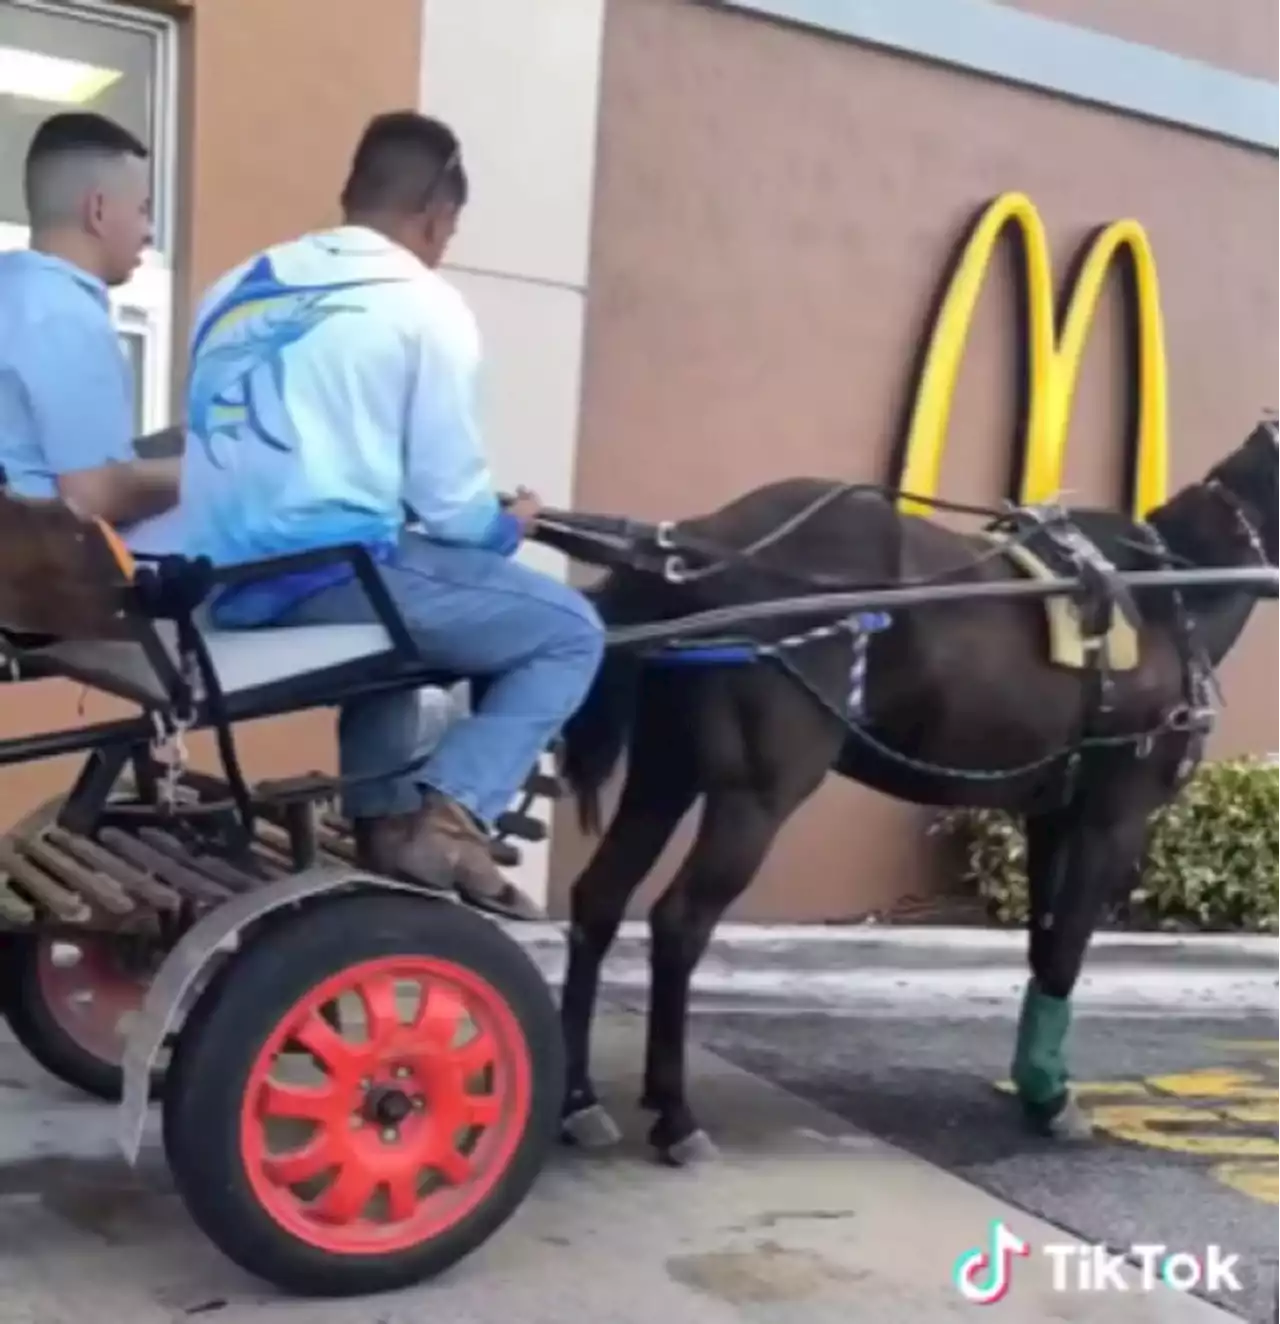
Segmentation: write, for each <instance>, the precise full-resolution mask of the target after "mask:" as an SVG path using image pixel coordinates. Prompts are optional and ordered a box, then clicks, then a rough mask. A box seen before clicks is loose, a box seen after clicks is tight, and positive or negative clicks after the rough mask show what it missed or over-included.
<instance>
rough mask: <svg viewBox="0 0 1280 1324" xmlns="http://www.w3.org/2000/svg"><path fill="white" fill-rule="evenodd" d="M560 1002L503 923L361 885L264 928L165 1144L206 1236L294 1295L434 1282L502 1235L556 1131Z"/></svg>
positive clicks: (228, 982) (237, 964) (231, 984)
mask: <svg viewBox="0 0 1280 1324" xmlns="http://www.w3.org/2000/svg"><path fill="white" fill-rule="evenodd" d="M562 1081H563V1050H562V1047H561V1041H560V1033H559V1024H558V1018H557V1016H556V1013H555V1007H554V1003H553V1002H552V999H551V995H550V990H549V989H548V988H547V985H546V983H545V982H544V980H543V979H542V977H541V975H540V974H539V972H538V970H537V967H536V966H535V965H534V964H533V962H532V961H530V959H529V958H528V957H527V956H526V954H525V952H524V951H523V949H522V948H521V947H520V946H519V945H518V944H517V943H515V942H514V941H513V940H512V939H511V938H509V937H508V936H507V935H506V934H505V933H503V932H502V930H500V929H499V928H498V927H497V926H496V925H494V924H492V923H491V922H490V921H488V920H486V919H484V918H483V917H481V916H479V915H476V914H474V913H472V912H470V911H468V910H466V909H464V908H462V907H460V906H455V905H453V904H452V903H448V902H441V901H434V900H430V899H427V898H422V899H419V898H416V897H409V896H403V895H390V894H376V893H360V894H356V895H354V896H344V897H337V898H330V899H327V900H323V901H320V902H316V903H313V904H312V905H311V906H310V907H309V908H307V909H305V910H303V911H302V912H301V913H297V912H295V913H293V914H291V915H289V916H288V917H287V918H286V919H284V920H281V921H277V922H276V923H275V924H274V925H272V926H271V927H269V928H266V929H264V930H263V931H262V932H260V933H259V934H258V935H257V937H256V938H255V939H254V940H252V941H251V942H250V943H249V944H247V946H246V948H245V949H244V950H243V951H241V952H240V953H238V954H237V955H236V956H234V957H233V958H231V959H230V960H229V961H228V962H227V964H226V966H225V967H224V968H223V969H222V970H221V971H220V972H219V975H218V977H217V979H216V980H215V981H214V983H213V984H211V985H210V987H209V988H208V989H207V990H206V992H205V993H204V994H203V995H202V996H201V999H200V1001H199V1002H198V1003H197V1006H196V1008H195V1009H194V1011H193V1013H192V1015H191V1017H190V1018H189V1019H188V1021H187V1024H186V1026H185V1027H184V1028H183V1030H182V1032H181V1034H180V1036H179V1039H178V1045H177V1048H176V1049H175V1053H174V1062H173V1066H172V1067H171V1069H170V1074H169V1079H168V1084H167V1087H166V1107H165V1147H166V1152H167V1154H168V1157H169V1162H170V1165H171V1167H172V1169H173V1172H174V1177H175V1180H176V1181H177V1184H178V1187H179V1189H180V1190H181V1192H182V1194H183V1197H184V1198H185V1200H186V1202H187V1204H188V1207H189V1208H190V1210H191V1212H192V1214H193V1216H194V1217H195V1218H196V1220H197V1222H198V1223H199V1224H200V1226H201V1227H202V1228H203V1230H204V1231H205V1233H206V1234H207V1235H208V1236H209V1237H210V1238H211V1239H212V1240H213V1241H214V1242H215V1243H216V1244H217V1245H218V1246H219V1247H220V1248H221V1249H222V1251H223V1252H224V1253H225V1254H227V1255H228V1256H229V1257H230V1258H231V1259H233V1260H235V1261H236V1262H237V1263H238V1264H239V1265H240V1266H241V1267H242V1268H245V1269H247V1270H248V1271H249V1272H251V1273H254V1274H257V1275H258V1276H260V1277H262V1278H266V1279H268V1280H269V1281H271V1282H273V1283H275V1284H276V1285H277V1286H279V1287H283V1288H285V1289H286V1290H289V1291H295V1292H302V1293H305V1294H307V1295H324V1296H339V1295H351V1294H364V1293H373V1292H380V1291H386V1290H388V1289H390V1288H394V1287H400V1286H404V1285H406V1284H408V1283H411V1282H416V1281H419V1280H421V1279H423V1278H426V1277H430V1276H432V1275H434V1274H436V1273H439V1272H441V1271H442V1270H443V1269H445V1268H448V1267H449V1266H450V1265H452V1264H453V1263H455V1262H456V1261H457V1260H459V1259H461V1258H462V1257H463V1256H464V1255H466V1254H468V1253H470V1251H472V1250H473V1249H475V1248H476V1247H477V1246H478V1245H480V1244H481V1242H483V1241H484V1240H486V1239H487V1238H488V1237H489V1236H490V1235H492V1234H493V1232H495V1231H496V1230H497V1229H498V1227H500V1226H501V1225H502V1223H504V1222H505V1221H506V1219H507V1218H508V1217H509V1216H510V1215H511V1214H512V1213H513V1212H514V1211H515V1209H516V1208H517V1207H518V1205H519V1204H520V1202H521V1201H522V1200H523V1199H524V1196H525V1195H526V1194H527V1192H528V1190H529V1187H530V1186H531V1185H532V1183H533V1180H534V1178H535V1177H536V1175H537V1173H538V1171H539V1170H540V1168H541V1166H542V1164H543V1162H544V1161H545V1159H546V1156H547V1154H548V1153H549V1151H550V1149H551V1146H552V1144H553V1142H554V1138H555V1134H556V1117H557V1115H558V1111H559V1103H560V1095H561V1090H562Z"/></svg>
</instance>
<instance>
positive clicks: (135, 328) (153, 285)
mask: <svg viewBox="0 0 1280 1324" xmlns="http://www.w3.org/2000/svg"><path fill="white" fill-rule="evenodd" d="M7 2H8V3H10V4H12V5H13V6H14V7H15V8H19V9H28V10H35V11H38V12H41V13H46V14H50V15H53V16H55V17H59V18H75V19H79V20H80V21H82V22H87V23H90V24H96V25H99V26H102V27H113V28H124V29H126V30H128V31H132V32H137V33H141V34H142V35H144V36H146V37H147V38H149V39H150V41H151V44H152V70H151V107H150V109H151V123H152V133H151V142H150V143H149V144H148V146H149V148H150V153H151V162H152V197H153V206H154V208H155V216H154V227H155V235H154V242H153V245H152V246H151V247H149V248H148V249H147V250H146V251H145V252H144V253H143V255H142V261H141V264H140V265H139V267H138V270H137V271H135V272H134V274H133V277H132V279H130V280H129V282H128V283H127V284H125V285H121V286H119V287H117V288H116V289H113V290H112V291H111V307H112V313H113V317H114V320H115V322H116V325H117V327H118V328H119V329H120V330H121V331H128V332H129V333H130V334H134V335H138V336H139V337H140V338H141V340H142V389H141V392H140V397H141V400H142V418H141V420H140V431H141V432H144V433H145V432H154V431H157V430H159V429H160V428H164V427H167V426H168V425H169V424H170V423H171V422H172V414H171V410H172V398H171V397H172V363H173V338H174V326H173V305H174V289H173V286H174V262H173V257H174V250H175V245H176V238H177V222H176V211H177V169H176V148H177V139H178V73H179V70H178V52H179V47H178V24H177V22H176V20H175V19H173V18H171V17H169V16H167V15H164V14H158V13H154V12H152V11H150V10H146V9H139V8H132V7H130V6H128V5H126V4H116V3H107V0H7ZM50 53H51V54H55V53H56V52H50ZM49 113H50V114H55V113H56V109H55V108H53V107H51V108H50V110H49ZM30 238H31V235H30V230H29V228H28V227H27V226H25V225H16V224H11V223H0V251H6V250H12V249H18V248H25V247H26V246H27V245H28V243H29V242H30ZM121 352H122V353H123V352H124V346H123V345H122V346H121Z"/></svg>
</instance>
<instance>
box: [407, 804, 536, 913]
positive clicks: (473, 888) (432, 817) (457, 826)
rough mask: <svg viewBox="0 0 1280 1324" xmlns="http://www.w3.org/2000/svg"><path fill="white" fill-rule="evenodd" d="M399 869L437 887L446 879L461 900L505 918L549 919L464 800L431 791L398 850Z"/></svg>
mask: <svg viewBox="0 0 1280 1324" xmlns="http://www.w3.org/2000/svg"><path fill="white" fill-rule="evenodd" d="M396 859H397V864H398V866H399V872H401V873H404V874H408V875H410V876H411V877H413V878H414V879H415V880H417V879H421V880H422V881H424V882H427V883H428V885H431V883H432V882H434V884H435V885H436V886H438V885H439V883H440V881H441V880H442V879H443V880H448V881H451V882H452V883H453V885H454V886H455V887H456V888H457V890H458V893H459V895H460V896H461V897H462V898H463V900H465V901H468V902H470V904H471V905H473V906H475V907H476V908H477V909H479V910H487V911H489V912H490V913H491V914H494V915H502V916H504V917H505V918H507V919H527V920H534V919H545V918H546V912H545V911H543V910H542V908H541V907H540V906H538V905H537V904H536V903H535V902H534V901H532V900H531V899H530V898H529V897H527V896H526V895H525V894H524V893H523V892H522V891H521V890H520V889H519V888H518V887H516V886H515V885H514V884H512V883H511V882H509V881H508V880H507V879H506V878H505V877H504V876H503V874H502V871H501V869H499V868H498V866H497V865H496V864H495V863H494V860H493V855H492V852H491V849H490V841H489V838H488V836H486V834H485V832H484V830H483V829H482V828H481V827H480V826H479V824H478V823H477V822H476V821H475V819H473V818H472V817H471V815H470V814H469V813H467V811H466V810H465V809H463V808H462V806H461V805H459V804H456V803H454V801H452V800H449V799H447V798H446V797H444V796H442V795H437V794H434V793H433V794H431V795H428V797H427V800H426V803H425V804H424V805H423V807H422V812H421V813H420V814H419V815H418V816H417V819H416V821H415V823H414V826H413V829H412V830H411V832H410V833H409V836H408V839H407V840H406V841H405V842H404V844H403V845H402V846H401V847H400V848H399V850H398V851H397V855H396Z"/></svg>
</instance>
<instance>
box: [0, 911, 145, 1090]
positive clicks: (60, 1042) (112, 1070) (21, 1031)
mask: <svg viewBox="0 0 1280 1324" xmlns="http://www.w3.org/2000/svg"><path fill="white" fill-rule="evenodd" d="M49 941H50V939H49V938H47V937H42V936H41V935H40V934H37V933H15V934H11V935H9V937H8V941H7V942H6V944H5V949H4V952H3V953H2V954H0V982H3V985H4V994H3V997H0V1003H2V1004H3V1009H4V1015H5V1019H6V1020H7V1021H8V1022H9V1028H10V1029H11V1030H12V1031H13V1035H14V1038H15V1039H17V1041H18V1042H19V1043H20V1044H21V1045H22V1046H23V1048H25V1049H26V1050H27V1052H28V1053H30V1055H31V1056H32V1057H33V1058H35V1060H36V1061H37V1062H39V1064H40V1065H41V1066H42V1067H43V1068H44V1069H45V1070H46V1071H47V1072H49V1074H50V1075H52V1076H56V1077H57V1078H58V1079H59V1080H61V1081H63V1082H64V1083H66V1084H68V1085H71V1086H73V1087H74V1088H75V1089H78V1090H80V1091H81V1092H83V1093H85V1094H88V1095H91V1096H92V1097H93V1098H95V1099H103V1100H105V1101H106V1102H108V1103H116V1102H118V1101H119V1099H120V1095H121V1093H122V1092H123V1089H124V1073H123V1071H122V1070H121V1067H120V1064H119V1063H118V1062H114V1061H110V1060H108V1059H106V1058H102V1057H99V1056H97V1054H95V1053H91V1052H90V1051H89V1050H88V1049H86V1048H84V1047H83V1046H82V1045H81V1044H79V1043H77V1042H76V1040H75V1039H73V1038H72V1037H71V1035H69V1034H68V1033H67V1032H66V1030H64V1029H63V1028H62V1025H61V1024H60V1023H59V1021H58V1018H57V1016H55V1015H54V1013H53V1011H52V1010H51V1009H50V1007H49V1003H48V1000H47V998H46V997H45V994H44V989H43V988H42V987H41V984H40V974H39V955H40V946H41V944H42V943H46V942H49ZM164 1079H165V1073H164V1071H163V1070H156V1071H153V1072H152V1073H151V1091H150V1092H151V1097H152V1098H153V1099H158V1098H159V1097H160V1096H161V1094H162V1093H163V1088H164Z"/></svg>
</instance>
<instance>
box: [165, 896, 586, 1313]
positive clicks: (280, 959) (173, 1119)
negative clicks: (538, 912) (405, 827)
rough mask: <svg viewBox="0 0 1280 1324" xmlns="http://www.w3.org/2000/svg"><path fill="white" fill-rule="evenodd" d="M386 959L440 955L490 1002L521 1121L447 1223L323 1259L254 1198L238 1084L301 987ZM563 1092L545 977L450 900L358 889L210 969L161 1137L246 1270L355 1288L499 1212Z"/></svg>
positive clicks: (490, 1225)
mask: <svg viewBox="0 0 1280 1324" xmlns="http://www.w3.org/2000/svg"><path fill="white" fill-rule="evenodd" d="M397 955H401V956H403V955H425V956H436V957H439V958H441V959H444V960H448V961H452V962H454V963H456V964H458V965H461V966H463V967H465V968H466V969H468V970H470V971H472V972H474V973H475V974H477V975H480V976H481V977H482V978H483V979H485V980H486V981H487V982H488V983H489V984H491V985H492V987H493V988H494V989H495V990H496V991H497V992H498V993H499V994H500V995H501V996H502V997H503V999H504V1000H505V1001H506V1003H507V1004H508V1006H509V1007H510V1009H511V1011H512V1013H513V1015H514V1016H515V1019H516V1023H517V1024H518V1026H519V1027H520V1030H521V1031H522V1033H523V1036H524V1039H525V1043H526V1045H527V1047H528V1051H529V1059H530V1064H531V1073H532V1082H531V1084H532V1098H531V1106H530V1110H529V1117H528V1121H527V1124H526V1127H525V1131H524V1134H523V1136H521V1138H520V1140H519V1142H518V1144H517V1146H516V1149H515V1152H514V1154H513V1156H512V1159H511V1162H510V1164H509V1165H508V1167H507V1170H506V1172H505V1173H504V1174H503V1175H502V1177H501V1178H499V1180H498V1182H497V1183H496V1185H495V1186H494V1188H493V1190H492V1191H491V1192H490V1194H489V1197H488V1198H487V1199H486V1200H485V1201H484V1202H482V1203H481V1204H480V1205H478V1206H477V1207H476V1208H475V1209H474V1210H473V1211H472V1212H471V1214H469V1215H468V1216H467V1217H466V1218H464V1219H463V1220H461V1221H460V1222H459V1223H457V1224H455V1225H454V1226H452V1227H450V1228H448V1229H447V1230H446V1231H445V1232H444V1233H442V1234H441V1235H440V1236H438V1237H434V1238H432V1239H431V1240H429V1241H426V1242H423V1243H421V1244H419V1245H416V1246H413V1247H410V1248H409V1249H407V1250H401V1251H397V1252H395V1253H392V1254H386V1255H341V1256H339V1255H334V1254H330V1253H327V1252H326V1251H324V1250H321V1249H319V1248H317V1247H315V1246H313V1245H310V1244H308V1243H306V1242H304V1241H302V1240H300V1239H299V1238H297V1237H295V1236H293V1235H292V1234H291V1233H290V1232H288V1231H287V1230H286V1229H285V1228H283V1227H282V1226H281V1225H280V1224H279V1223H277V1222H276V1221H275V1219H274V1218H273V1217H272V1216H271V1215H270V1214H269V1213H268V1212H267V1211H266V1210H264V1209H263V1208H262V1206H261V1204H260V1203H259V1202H258V1200H257V1198H256V1196H255V1194H254V1192H253V1188H252V1186H251V1184H250V1182H249V1179H248V1176H247V1174H246V1172H245V1168H244V1161H243V1157H242V1150H241V1143H240V1139H241V1137H240V1113H241V1108H242V1106H243V1099H244V1093H245V1089H246V1086H247V1083H248V1078H249V1075H250V1072H251V1071H252V1068H253V1064H254V1062H255V1060H256V1059H257V1057H258V1055H259V1054H260V1052H261V1050H262V1048H263V1045H264V1044H265V1043H266V1041H267V1040H268V1039H269V1038H270V1036H271V1034H272V1033H273V1031H274V1030H275V1029H276V1027H277V1025H278V1023H279V1019H280V1017H281V1016H282V1015H285V1014H287V1012H288V1011H289V1010H290V1009H291V1008H292V1007H294V1006H295V1005H296V1004H297V1003H298V1002H299V1000H301V999H302V998H303V997H305V996H306V994H307V992H308V991H309V990H310V989H312V988H315V987H316V986H317V985H318V984H320V983H322V982H324V981H325V980H326V979H328V978H330V977H331V976H333V975H334V974H337V973H339V972H341V971H342V970H344V969H346V968H349V967H350V966H353V965H356V964H358V963H360V962H362V961H367V960H372V959H376V958H378V957H382V956H397ZM563 1092H564V1047H563V1041H562V1038H561V1033H560V1023H559V1017H558V1015H557V1012H556V1008H555V1004H554V1002H553V1000H552V996H551V991H550V989H549V988H548V986H547V984H546V981H545V980H544V979H543V977H542V975H541V973H540V972H539V970H538V968H537V966H536V965H535V964H534V963H533V961H532V960H531V959H530V958H529V957H528V955H527V954H526V953H525V951H524V949H523V948H522V947H520V945H519V944H518V943H516V942H515V941H514V940H513V939H512V938H510V937H508V936H507V934H506V933H504V932H503V931H502V930H501V929H500V928H498V926H497V925H496V924H494V923H492V922H491V921H489V920H487V919H485V918H483V917H482V916H480V915H478V914H475V913H474V912H472V911H470V910H467V909H466V908H465V907H463V906H460V905H457V904H455V903H454V902H451V901H442V900H433V899H431V898H428V897H422V898H418V897H412V896H405V895H402V894H391V893H386V892H382V893H379V892H374V891H369V892H358V893H355V894H354V895H350V894H348V895H343V896H330V897H324V898H320V899H318V900H316V901H313V902H311V903H309V904H308V905H307V906H305V907H303V908H302V909H301V910H294V911H289V912H287V913H286V914H284V915H283V916H282V917H278V918H277V920H276V921H275V922H274V923H271V924H270V925H268V926H267V927H265V928H263V929H262V930H260V931H259V932H258V933H257V934H256V935H255V936H254V937H253V938H252V939H251V940H249V941H248V942H246V945H245V947H244V948H243V949H242V950H241V951H240V952H238V953H236V954H235V955H234V956H232V957H231V958H230V959H228V960H227V961H226V963H225V965H224V966H223V968H222V969H220V970H219V972H218V974H217V976H216V978H215V979H214V980H213V981H212V982H211V983H210V985H209V987H208V988H206V990H205V991H204V993H203V994H202V995H201V996H200V999H199V1000H198V1001H197V1003H196V1005H195V1007H194V1008H193V1009H192V1012H191V1015H190V1016H189V1017H188V1020H187V1023H186V1025H185V1026H184V1027H183V1029H182V1031H181V1033H180V1034H179V1036H178V1042H177V1045H176V1047H175V1048H174V1053H173V1059H172V1062H171V1064H170V1068H169V1074H168V1080H167V1084H166V1089H165V1108H164V1145H165V1152H166V1155H167V1157H168V1160H169V1166H170V1168H171V1169H172V1172H173V1176H174V1180H175V1183H176V1185H177V1188H178V1190H179V1192H180V1193H181V1195H182V1197H183V1199H184V1200H185V1202H186V1205H187V1208H188V1209H189V1211H190V1213H191V1215H192V1217H193V1218H194V1219H195V1221H196V1223H197V1224H198V1225H199V1227H200V1228H201V1230H202V1231H203V1232H204V1233H205V1235H206V1236H207V1237H208V1238H209V1239H210V1240H211V1241H212V1242H213V1243H214V1244H215V1245H216V1246H217V1247H218V1248H219V1249H220V1250H221V1251H222V1252H223V1254H225V1255H226V1256H227V1257H228V1258H229V1259H231V1260H232V1261H234V1262H235V1263H236V1264H237V1265H239V1266H240V1267H241V1268H242V1269H244V1270H245V1271H246V1272H248V1273H251V1274H254V1275H255V1276H257V1277H259V1278H262V1279H265V1280H266V1281H267V1282H269V1283H271V1284H273V1285H274V1286H276V1287H277V1288H280V1289H282V1290H284V1291H287V1292H290V1293H294V1294H297V1295H302V1296H312V1297H343V1296H357V1295H369V1294H374V1293H378V1292H385V1291H392V1290H395V1289H397V1288H402V1287H407V1286H409V1285H411V1284H413V1283H417V1282H421V1281H423V1280H424V1279H427V1278H431V1277H434V1276H435V1275H437V1274H439V1273H442V1272H443V1271H444V1270H446V1269H448V1268H450V1267H451V1266H452V1265H454V1264H455V1263H457V1262H458V1261H459V1260H461V1259H463V1258H464V1257H465V1256H467V1255H469V1254H470V1253H471V1252H472V1251H473V1250H475V1249H477V1248H478V1247H479V1246H480V1245H481V1244H482V1243H483V1242H485V1241H487V1240H488V1239H489V1237H491V1236H492V1235H493V1234H494V1233H495V1232H496V1231H497V1230H498V1229H499V1228H500V1227H501V1226H502V1225H503V1224H504V1223H505V1222H506V1221H507V1219H508V1218H510V1216H511V1215H512V1214H513V1213H514V1212H515V1211H516V1209H517V1208H518V1207H519V1206H520V1204H521V1202H522V1201H523V1200H524V1198H525V1196H526V1195H527V1194H528V1192H529V1189H530V1188H531V1187H532V1185H533V1183H534V1180H535V1179H536V1178H537V1176H538V1174H539V1172H540V1171H541V1169H542V1167H543V1164H544V1163H545V1162H546V1160H547V1157H548V1155H549V1154H550V1152H551V1150H552V1148H553V1146H554V1144H555V1140H556V1136H557V1133H558V1119H559V1114H560V1103H561V1099H562V1096H563Z"/></svg>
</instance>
